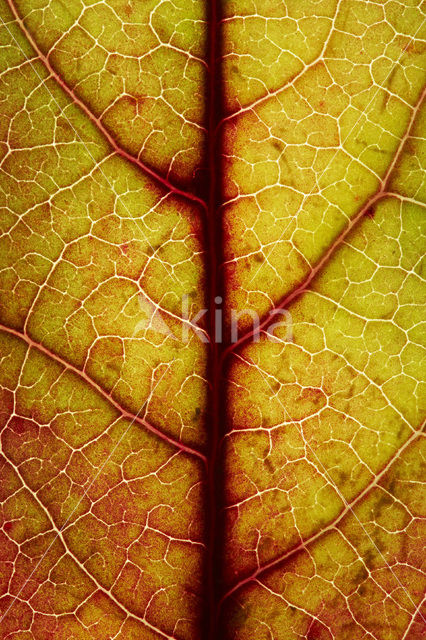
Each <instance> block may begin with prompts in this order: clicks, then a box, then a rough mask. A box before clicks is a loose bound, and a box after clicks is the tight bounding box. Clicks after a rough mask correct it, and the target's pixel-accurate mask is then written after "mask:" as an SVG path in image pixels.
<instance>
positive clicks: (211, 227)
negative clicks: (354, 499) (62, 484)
mask: <svg viewBox="0 0 426 640" xmlns="http://www.w3.org/2000/svg"><path fill="white" fill-rule="evenodd" d="M208 8H209V15H208V24H209V27H208V69H209V74H208V78H209V82H208V112H207V119H208V123H207V130H208V215H207V221H206V240H207V242H206V244H207V265H206V267H207V273H208V296H207V300H208V317H209V325H208V326H209V336H210V361H209V402H208V410H207V416H208V420H207V425H206V428H207V429H208V437H209V441H208V462H207V491H206V496H207V518H206V524H207V530H206V541H207V557H206V592H207V593H206V604H205V612H204V613H205V615H204V620H203V631H202V633H203V640H218V639H219V637H220V635H219V633H218V631H219V630H218V626H217V625H218V615H217V613H218V602H219V598H220V590H219V579H218V578H219V576H220V565H221V557H222V553H221V543H222V535H220V526H219V521H218V514H219V511H220V508H221V491H220V486H221V483H220V473H219V472H220V467H219V464H218V463H219V460H218V458H219V456H218V448H219V440H220V428H221V416H222V415H223V414H224V407H223V399H222V395H221V345H220V344H219V342H218V341H217V340H216V324H217V318H216V309H217V308H220V307H221V304H218V305H216V301H215V299H216V297H217V296H220V297H222V283H221V280H220V275H219V274H220V270H219V267H220V263H221V261H222V233H221V219H220V216H219V213H218V212H219V211H220V209H219V206H218V203H219V201H220V196H221V184H220V180H219V179H218V176H219V175H220V169H221V163H220V158H221V154H220V151H221V149H220V142H219V141H218V136H217V135H216V130H217V124H218V122H219V121H220V118H221V114H222V111H223V104H222V94H221V86H222V84H221V81H222V79H221V59H220V43H219V22H220V15H219V13H220V2H219V0H210V2H209V3H208ZM222 299H223V297H222Z"/></svg>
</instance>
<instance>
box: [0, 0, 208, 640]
mask: <svg viewBox="0 0 426 640" xmlns="http://www.w3.org/2000/svg"><path fill="white" fill-rule="evenodd" d="M203 16H204V9H203V7H202V6H201V3H199V2H195V1H194V2H192V3H191V2H187V1H185V2H183V1H180V2H179V1H177V2H173V3H170V2H135V3H129V2H120V1H113V0H111V1H110V2H105V1H104V2H91V1H90V0H89V1H88V2H85V3H83V2H79V1H78V0H75V1H74V0H73V1H71V2H62V1H61V0H52V1H51V2H39V1H22V2H21V1H18V2H16V3H13V2H12V0H10V1H3V2H2V3H1V8H0V17H1V27H0V38H1V57H0V105H1V106H0V111H1V117H0V129H1V146H0V151H1V177H0V194H1V195H0V199H1V207H2V209H1V234H2V235H1V239H0V291H1V310H0V323H1V326H0V362H1V374H0V377H1V380H0V384H1V400H0V421H1V445H2V449H1V450H2V454H1V460H0V468H1V477H2V480H1V483H0V493H1V501H2V507H1V523H2V529H1V530H0V538H1V542H0V559H1V564H0V593H1V599H0V610H1V623H0V637H1V638H8V639H12V638H14V639H16V640H18V639H19V640H30V639H31V640H46V639H47V638H49V639H55V640H56V639H57V640H70V639H71V638H72V639H75V640H77V639H79V640H80V639H81V640H86V639H96V640H104V639H105V640H107V639H110V638H114V639H117V640H132V639H134V640H136V639H137V640H140V639H142V638H143V639H144V640H145V639H147V640H160V639H161V638H179V639H192V638H194V637H197V636H198V634H199V625H200V617H201V614H202V602H201V601H202V600H203V599H204V597H203V591H204V584H203V572H202V566H203V562H204V560H203V558H204V555H205V554H204V539H205V533H204V508H203V497H202V493H201V486H202V480H203V474H204V454H203V453H201V452H202V451H203V450H204V449H205V444H206V433H205V428H204V427H203V424H204V414H205V409H206V352H205V345H204V344H203V343H202V342H201V341H200V340H199V339H198V338H197V337H196V335H195V333H194V331H193V328H192V318H193V317H194V316H195V315H196V314H197V313H198V312H199V310H200V309H201V308H202V307H204V306H205V302H204V298H205V293H204V289H205V286H204V279H205V276H204V269H203V257H202V253H203V247H202V245H201V224H202V223H201V220H202V216H203V215H204V212H203V207H202V203H201V201H199V200H198V198H197V197H196V196H194V195H193V194H191V193H185V192H184V191H183V190H181V189H180V188H179V187H178V186H176V185H178V184H181V185H182V184H183V183H184V182H185V181H188V179H189V178H192V176H193V174H194V172H195V171H196V170H197V167H198V166H199V164H200V162H201V160H202V158H203V154H204V151H203V148H204V142H203V132H202V122H203V120H204V108H203V102H202V100H201V96H202V94H203V93H204V69H205V64H204V63H203V60H202V56H203V55H204V49H205V43H204V35H205V24H204V18H203ZM141 34H142V35H141ZM156 172H158V176H157V175H156ZM169 180H171V182H169ZM172 182H173V184H172ZM183 296H187V298H188V304H187V310H188V314H187V317H182V309H181V304H182V303H181V301H182V297H183ZM185 335H188V336H189V337H188V339H187V340H186V339H184V336H185Z"/></svg>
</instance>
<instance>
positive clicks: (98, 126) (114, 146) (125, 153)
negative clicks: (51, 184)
mask: <svg viewBox="0 0 426 640" xmlns="http://www.w3.org/2000/svg"><path fill="white" fill-rule="evenodd" d="M6 2H7V4H8V6H9V9H10V11H11V12H12V14H13V17H14V18H15V20H16V22H17V23H18V25H19V27H20V29H21V31H22V33H23V34H24V36H25V38H26V39H27V41H28V42H29V43H30V45H31V46H32V48H33V49H34V51H35V53H36V54H37V58H38V59H39V60H40V62H42V63H43V65H44V66H45V68H46V69H47V71H48V72H49V75H50V76H51V77H52V78H53V79H54V80H55V81H56V82H57V84H58V85H59V86H60V87H61V89H62V90H63V91H65V93H66V94H67V95H68V96H69V97H70V98H71V100H72V101H73V103H74V104H76V105H77V106H78V107H80V109H81V110H82V111H83V112H84V113H85V114H86V116H87V117H88V118H90V121H91V122H92V123H93V124H94V125H95V127H96V129H97V130H98V131H99V132H100V134H101V135H102V136H103V138H104V139H105V140H106V141H107V142H108V144H109V145H110V147H111V148H112V149H113V150H114V151H115V153H116V154H117V155H119V156H121V157H122V158H124V159H125V160H127V161H128V162H131V163H132V164H133V165H135V166H136V167H138V168H139V169H141V170H142V171H143V172H144V173H146V174H148V175H149V176H150V177H151V178H153V179H154V180H155V181H156V182H159V183H160V184H161V185H162V186H163V187H165V188H166V189H167V190H168V191H170V192H172V193H174V194H175V195H177V196H181V197H183V198H185V199H187V200H190V201H192V202H196V203H197V204H198V205H200V206H201V207H202V208H203V209H205V208H206V204H205V202H204V200H203V199H202V198H199V197H198V196H196V195H195V194H193V193H191V192H189V191H185V190H183V189H179V187H177V186H176V185H174V184H172V183H171V182H170V181H169V180H167V178H165V177H163V176H162V175H160V174H159V173H157V172H156V171H154V169H152V168H151V167H149V166H148V165H147V164H145V163H144V162H142V161H141V160H140V159H139V158H136V157H135V156H133V155H132V154H131V153H129V152H128V151H126V150H125V149H123V148H122V147H121V146H120V145H119V144H118V142H117V141H116V140H115V139H114V137H113V136H112V135H111V133H110V132H109V131H108V129H107V128H106V127H105V126H104V124H103V123H102V121H101V120H100V118H97V117H96V116H95V114H94V113H92V111H91V110H90V109H89V107H88V106H87V105H86V104H85V102H84V101H83V100H82V99H81V98H79V96H78V95H77V94H76V93H75V91H74V90H73V89H72V88H71V87H70V86H68V84H67V83H66V82H65V81H64V80H63V78H62V77H61V76H60V75H59V74H58V73H57V71H55V69H54V68H53V66H52V65H51V63H50V61H49V58H48V56H47V55H46V54H44V53H43V51H42V50H41V49H40V47H39V46H38V44H37V42H36V41H35V39H34V38H33V36H32V34H31V32H30V31H29V30H28V29H27V27H26V26H25V23H24V20H23V19H22V18H21V16H20V14H19V13H18V10H17V9H16V7H15V5H14V2H13V0H6ZM76 133H77V135H79V134H78V132H76ZM83 142H84V141H83Z"/></svg>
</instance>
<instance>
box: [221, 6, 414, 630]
mask: <svg viewBox="0 0 426 640" xmlns="http://www.w3.org/2000/svg"><path fill="white" fill-rule="evenodd" d="M225 6H226V11H227V14H226V15H227V17H226V21H225V32H226V33H227V39H226V42H227V44H228V49H227V66H226V69H227V71H226V74H227V75H226V82H227V84H226V91H227V94H226V97H227V105H228V113H227V115H226V116H225V118H224V120H223V123H222V127H223V132H224V133H223V136H224V155H225V159H224V162H225V179H224V185H225V194H224V205H223V216H224V225H225V236H226V239H227V244H226V246H225V255H226V263H225V265H224V274H225V276H224V282H225V288H226V295H227V303H228V310H230V309H237V310H238V311H239V312H241V314H240V340H239V342H238V343H237V344H236V345H234V346H231V347H230V348H229V349H228V351H227V370H226V374H227V403H228V404H227V407H228V408H227V415H228V427H227V433H226V434H225V436H224V438H223V441H222V456H223V458H222V459H223V465H224V467H225V477H226V484H225V490H224V494H225V506H224V512H223V514H224V515H223V518H224V526H225V533H224V563H223V565H224V566H223V571H222V576H223V582H224V584H225V585H226V586H225V588H224V594H223V596H222V600H221V603H220V605H221V613H222V620H223V625H224V626H223V628H224V630H225V631H224V633H223V638H226V639H229V640H230V639H232V640H251V639H253V638H255V639H256V640H296V639H301V638H306V639H307V640H346V639H350V640H358V639H360V640H361V639H363V640H364V639H369V640H373V639H374V640H405V639H407V640H420V638H423V637H424V633H425V631H426V624H425V614H426V609H425V607H424V593H425V590H426V576H425V573H424V570H425V566H424V549H423V546H424V540H425V535H426V531H425V526H424V522H425V520H424V518H425V515H426V514H425V504H426V500H425V492H424V486H422V482H423V481H424V477H425V466H424V458H425V455H426V450H425V448H424V441H423V439H422V431H423V426H424V418H425V413H426V393H425V366H424V363H425V351H424V347H425V332H424V325H423V327H422V320H424V308H425V303H426V288H425V286H424V279H423V278H424V259H422V256H423V255H424V253H425V234H426V218H425V211H424V198H425V185H426V183H425V178H424V169H425V157H426V147H425V145H424V141H423V140H422V135H424V125H425V110H424V107H423V105H422V100H423V93H422V92H423V85H424V80H425V73H424V66H425V56H424V52H425V49H424V37H425V34H426V28H425V21H424V16H423V14H422V11H421V9H422V6H421V3H419V2H417V1H412V0H406V1H404V2H394V1H393V0H389V1H386V0H383V1H382V0H380V1H378V2H365V1H362V2H359V1H358V2H356V1H353V0H350V1H344V0H341V1H334V2H330V1H326V0H324V1H322V0H319V1H318V2H310V1H307V2H297V1H296V0H295V1H294V2H293V1H292V0H289V1H287V2H285V3H284V2H283V3H277V2H272V1H270V2H269V1H266V2H260V1H259V2H258V1H257V0H246V1H241V2H240V1H238V0H235V1H233V2H229V3H226V4H225ZM228 9H229V13H228ZM239 30H240V32H241V34H242V36H241V38H237V35H236V34H237V33H238V32H239ZM422 163H423V164H422ZM244 310H251V311H255V312H256V313H257V314H258V315H259V316H260V318H261V332H260V337H259V339H258V341H257V342H256V340H253V339H252V338H256V335H254V334H253V331H251V322H252V315H251V314H250V313H248V312H246V313H245V315H244V314H243V311H244ZM271 310H280V311H284V310H285V311H286V315H285V317H284V316H275V317H272V316H271V313H270V312H271ZM280 319H281V320H282V323H281V326H278V324H279V320H280ZM271 322H273V323H274V325H275V326H274V328H273V334H272V332H268V327H270V326H271Z"/></svg>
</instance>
